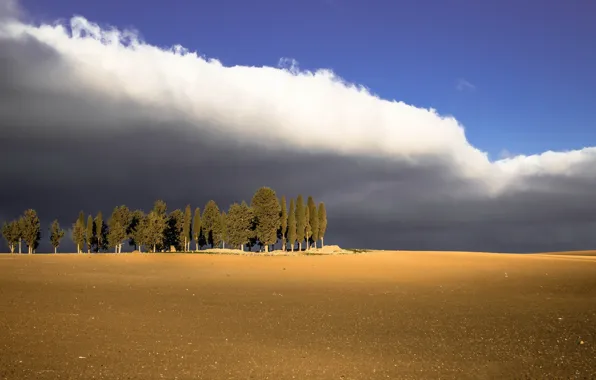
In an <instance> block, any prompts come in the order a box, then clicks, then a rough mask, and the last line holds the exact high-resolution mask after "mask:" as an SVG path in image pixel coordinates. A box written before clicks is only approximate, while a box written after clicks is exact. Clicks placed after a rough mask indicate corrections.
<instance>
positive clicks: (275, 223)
mask: <svg viewBox="0 0 596 380" xmlns="http://www.w3.org/2000/svg"><path fill="white" fill-rule="evenodd" d="M251 207H252V209H253V212H254V215H255V217H256V219H257V228H256V232H257V238H258V239H259V241H260V242H261V243H262V244H263V245H264V246H265V252H269V245H271V244H275V242H276V241H277V230H278V228H279V227H280V225H281V221H280V211H281V210H280V208H279V202H278V201H277V196H276V195H275V191H274V190H273V189H271V188H269V187H261V188H260V189H259V190H257V192H256V193H255V195H254V196H253V197H252V202H251Z"/></svg>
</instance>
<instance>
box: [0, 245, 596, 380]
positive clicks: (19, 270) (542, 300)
mask: <svg viewBox="0 0 596 380" xmlns="http://www.w3.org/2000/svg"><path fill="white" fill-rule="evenodd" d="M570 256H574V257H567V256H565V255H559V256H557V257H555V256H553V255H499V254H480V253H476V254H474V253H457V252H449V253H438V252H377V253H368V254H363V255H335V256H279V257H259V256H230V255H180V254H157V255H155V254H152V255H143V254H135V255H33V256H27V255H22V256H14V255H13V256H11V255H2V256H0V378H2V379H26V378H29V379H116V378H118V379H438V378H441V379H509V378H517V379H520V378H533V379H535V378H540V379H548V378H559V379H562V378H565V379H568V378H569V379H571V378H578V379H581V378H585V379H589V378H596V360H595V359H594V358H595V357H596V257H594V256H581V255H570Z"/></svg>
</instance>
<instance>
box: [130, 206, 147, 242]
mask: <svg viewBox="0 0 596 380" xmlns="http://www.w3.org/2000/svg"><path fill="white" fill-rule="evenodd" d="M146 229H147V217H146V216H145V213H144V212H143V211H142V210H135V211H134V212H133V213H132V220H131V222H130V231H129V241H128V244H129V245H132V246H134V248H135V249H136V250H138V251H139V252H143V245H145V244H147V239H146V235H147V231H146Z"/></svg>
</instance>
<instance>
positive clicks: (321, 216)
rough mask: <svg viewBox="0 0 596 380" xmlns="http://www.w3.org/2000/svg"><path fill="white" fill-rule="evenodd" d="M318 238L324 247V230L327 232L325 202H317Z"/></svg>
mask: <svg viewBox="0 0 596 380" xmlns="http://www.w3.org/2000/svg"><path fill="white" fill-rule="evenodd" d="M318 214H319V239H321V248H322V247H324V246H325V245H324V239H325V232H327V210H325V204H324V203H323V202H321V203H319V212H318Z"/></svg>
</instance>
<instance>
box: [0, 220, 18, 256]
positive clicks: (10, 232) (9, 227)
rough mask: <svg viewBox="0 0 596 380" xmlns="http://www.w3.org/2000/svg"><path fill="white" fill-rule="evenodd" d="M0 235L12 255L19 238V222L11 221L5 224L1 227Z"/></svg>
mask: <svg viewBox="0 0 596 380" xmlns="http://www.w3.org/2000/svg"><path fill="white" fill-rule="evenodd" d="M2 235H4V239H6V243H7V244H8V247H9V248H10V253H14V251H15V247H16V245H17V243H18V242H19V238H20V228H19V222H18V221H16V220H13V221H12V222H10V223H6V222H5V223H4V225H3V226H2Z"/></svg>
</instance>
